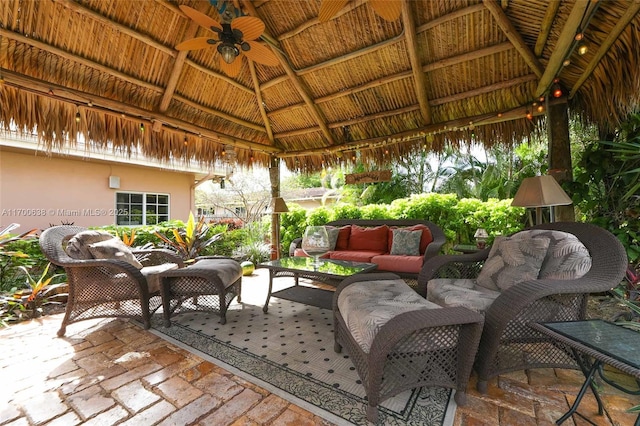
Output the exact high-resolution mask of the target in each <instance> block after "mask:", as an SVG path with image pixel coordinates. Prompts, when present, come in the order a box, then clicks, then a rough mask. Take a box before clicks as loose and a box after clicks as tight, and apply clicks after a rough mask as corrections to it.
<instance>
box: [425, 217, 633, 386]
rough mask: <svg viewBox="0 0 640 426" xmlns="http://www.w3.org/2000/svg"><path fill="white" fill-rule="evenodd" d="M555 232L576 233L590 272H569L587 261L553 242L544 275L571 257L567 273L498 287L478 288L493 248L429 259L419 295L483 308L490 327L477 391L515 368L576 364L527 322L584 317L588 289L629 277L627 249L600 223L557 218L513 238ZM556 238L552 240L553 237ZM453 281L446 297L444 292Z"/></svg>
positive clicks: (483, 344) (484, 340) (604, 288)
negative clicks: (491, 380) (567, 220)
mask: <svg viewBox="0 0 640 426" xmlns="http://www.w3.org/2000/svg"><path fill="white" fill-rule="evenodd" d="M550 231H561V232H564V233H568V234H572V235H573V236H575V237H577V240H579V242H580V243H582V245H583V246H584V247H583V248H582V249H581V250H582V251H584V252H588V253H587V257H588V258H590V260H589V262H590V266H588V265H587V267H586V268H585V269H584V271H583V272H584V275H582V273H583V272H581V273H580V274H576V275H582V276H574V277H571V271H568V270H567V267H568V265H571V264H574V265H576V268H578V267H584V264H583V263H581V261H579V260H576V259H575V258H572V259H569V258H567V257H566V255H567V254H566V251H568V250H567V249H566V248H567V246H566V245H565V246H564V248H562V246H560V247H561V248H560V249H555V250H552V245H550V246H549V248H548V252H547V254H543V257H544V261H543V264H542V267H541V269H540V276H542V275H543V273H542V271H543V270H544V268H545V265H548V264H556V265H557V264H558V258H559V257H562V256H565V258H566V259H569V260H568V261H567V262H564V266H563V268H564V270H563V271H562V273H560V274H556V276H554V275H553V274H551V275H548V277H547V278H544V279H541V278H538V275H537V273H536V278H532V279H527V280H525V281H521V282H518V283H516V284H513V285H512V286H510V287H508V288H504V289H499V291H493V290H487V289H486V288H479V286H478V285H477V280H476V279H477V278H478V276H479V274H480V272H481V270H482V267H483V265H484V263H485V261H486V260H487V258H488V256H489V254H490V249H489V248H487V249H485V250H483V251H481V252H478V253H474V254H466V255H447V256H439V257H436V258H432V259H430V260H429V261H427V262H426V263H425V265H424V268H423V270H422V272H421V274H420V276H419V278H418V292H419V293H420V294H422V295H425V294H427V299H428V300H431V301H434V302H436V303H438V304H440V305H443V306H466V307H469V308H472V309H473V308H476V310H478V311H484V313H485V324H484V329H483V333H482V338H481V340H480V346H479V348H478V354H477V357H476V362H475V369H476V371H477V373H478V390H480V391H481V392H486V389H487V381H488V380H489V379H490V378H492V377H494V376H496V375H499V374H502V373H505V372H509V371H515V370H522V369H526V368H543V367H553V368H578V365H577V363H576V361H575V359H574V357H573V355H572V353H571V351H570V350H569V349H568V348H565V347H563V346H561V345H558V344H556V343H554V342H553V341H552V340H551V339H550V338H548V337H545V336H544V335H543V334H541V333H539V332H537V331H535V330H533V329H532V328H531V327H530V326H529V324H531V323H535V322H545V321H572V320H580V319H584V318H585V315H586V308H587V299H588V296H589V294H590V293H598V292H605V291H607V290H609V289H611V288H612V287H615V286H617V285H618V284H619V283H620V281H621V280H622V278H623V277H624V273H625V271H626V268H627V256H626V253H625V249H624V247H623V246H622V244H620V242H619V241H618V239H617V238H616V237H615V236H614V235H612V234H611V233H609V232H608V231H606V230H604V229H602V228H600V227H597V226H594V225H591V224H585V223H551V224H544V225H539V226H535V227H533V228H531V230H527V231H522V232H521V233H516V234H514V235H513V236H512V237H514V238H518V235H519V234H520V236H523V235H527V234H524V233H526V232H533V233H534V234H535V235H537V236H540V235H541V234H545V235H547V236H549V235H551V234H550ZM528 235H529V236H531V235H533V234H531V233H530V234H528ZM543 236H544V235H543ZM550 240H551V241H553V237H552V238H551V239H550ZM532 243H533V242H532V241H531V240H529V241H528V244H527V245H526V246H525V247H527V248H525V250H530V249H531V247H532V245H533V244H532ZM550 244H553V242H551V243H550ZM556 247H558V246H556ZM584 249H586V251H585V250H584ZM551 253H554V254H551ZM550 256H551V257H550ZM554 256H555V257H554ZM552 258H553V259H552ZM581 265H582V266H581ZM516 272H517V271H516ZM523 274H524V271H523ZM469 279H472V280H469ZM465 281H466V282H467V284H468V285H467V286H466V287H464V286H461V287H460V290H459V292H458V293H457V295H458V298H456V294H452V292H453V293H455V290H452V289H453V288H454V286H456V285H461V283H464V282H465ZM443 283H444V285H443ZM447 286H448V289H449V293H448V294H447V291H443V290H442V289H443V288H446V287H447ZM465 294H467V295H466V296H465ZM471 295H473V296H471ZM464 298H466V300H463V299H464ZM483 304H484V306H481V307H479V305H483Z"/></svg>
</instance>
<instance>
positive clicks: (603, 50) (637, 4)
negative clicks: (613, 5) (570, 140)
mask: <svg viewBox="0 0 640 426" xmlns="http://www.w3.org/2000/svg"><path fill="white" fill-rule="evenodd" d="M639 12H640V0H634V1H633V3H631V5H630V6H629V9H627V11H626V12H625V13H624V15H622V17H621V18H620V19H619V20H618V22H616V25H615V26H614V27H613V29H612V30H611V32H610V33H609V35H607V38H606V39H604V41H603V42H602V44H601V45H600V47H599V48H598V51H597V52H596V54H595V55H594V57H593V59H592V60H591V62H589V65H588V66H587V68H586V69H585V70H584V72H583V73H582V75H581V76H580V78H579V79H578V81H576V83H575V84H574V85H573V87H572V88H571V92H570V93H569V98H573V97H574V96H575V94H576V93H577V92H578V90H579V89H580V87H582V85H583V84H584V82H585V81H586V80H587V78H589V76H590V75H591V73H592V72H593V71H594V70H595V69H596V67H597V66H598V64H599V63H600V61H601V60H602V58H604V55H606V54H607V52H608V51H609V49H610V48H611V46H613V44H614V43H615V42H616V40H617V39H618V37H619V36H620V34H622V32H623V31H624V30H625V28H627V26H628V25H629V23H630V22H631V21H632V20H633V19H634V18H635V17H636V15H637V14H638V13H639Z"/></svg>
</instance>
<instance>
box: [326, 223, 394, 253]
mask: <svg viewBox="0 0 640 426" xmlns="http://www.w3.org/2000/svg"><path fill="white" fill-rule="evenodd" d="M388 240H389V227H388V226H387V225H382V226H376V227H374V228H363V227H361V226H358V225H351V235H350V236H349V250H360V251H379V252H381V253H387V252H388V251H389V248H388ZM336 248H337V247H336Z"/></svg>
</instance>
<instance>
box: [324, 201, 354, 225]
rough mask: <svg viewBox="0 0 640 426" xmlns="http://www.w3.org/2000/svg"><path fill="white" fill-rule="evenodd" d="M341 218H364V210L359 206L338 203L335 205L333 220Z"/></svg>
mask: <svg viewBox="0 0 640 426" xmlns="http://www.w3.org/2000/svg"><path fill="white" fill-rule="evenodd" d="M339 219H362V212H361V211H360V209H359V208H358V207H356V206H354V205H351V204H337V205H335V206H334V207H333V214H332V215H331V220H339ZM325 223H326V222H325Z"/></svg>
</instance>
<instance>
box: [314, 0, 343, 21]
mask: <svg viewBox="0 0 640 426" xmlns="http://www.w3.org/2000/svg"><path fill="white" fill-rule="evenodd" d="M347 1H348V0H322V3H320V12H319V13H318V20H319V21H320V22H327V21H328V20H329V19H331V18H333V17H334V16H335V14H336V13H338V12H340V9H342V8H343V7H344V5H345V4H347Z"/></svg>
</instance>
